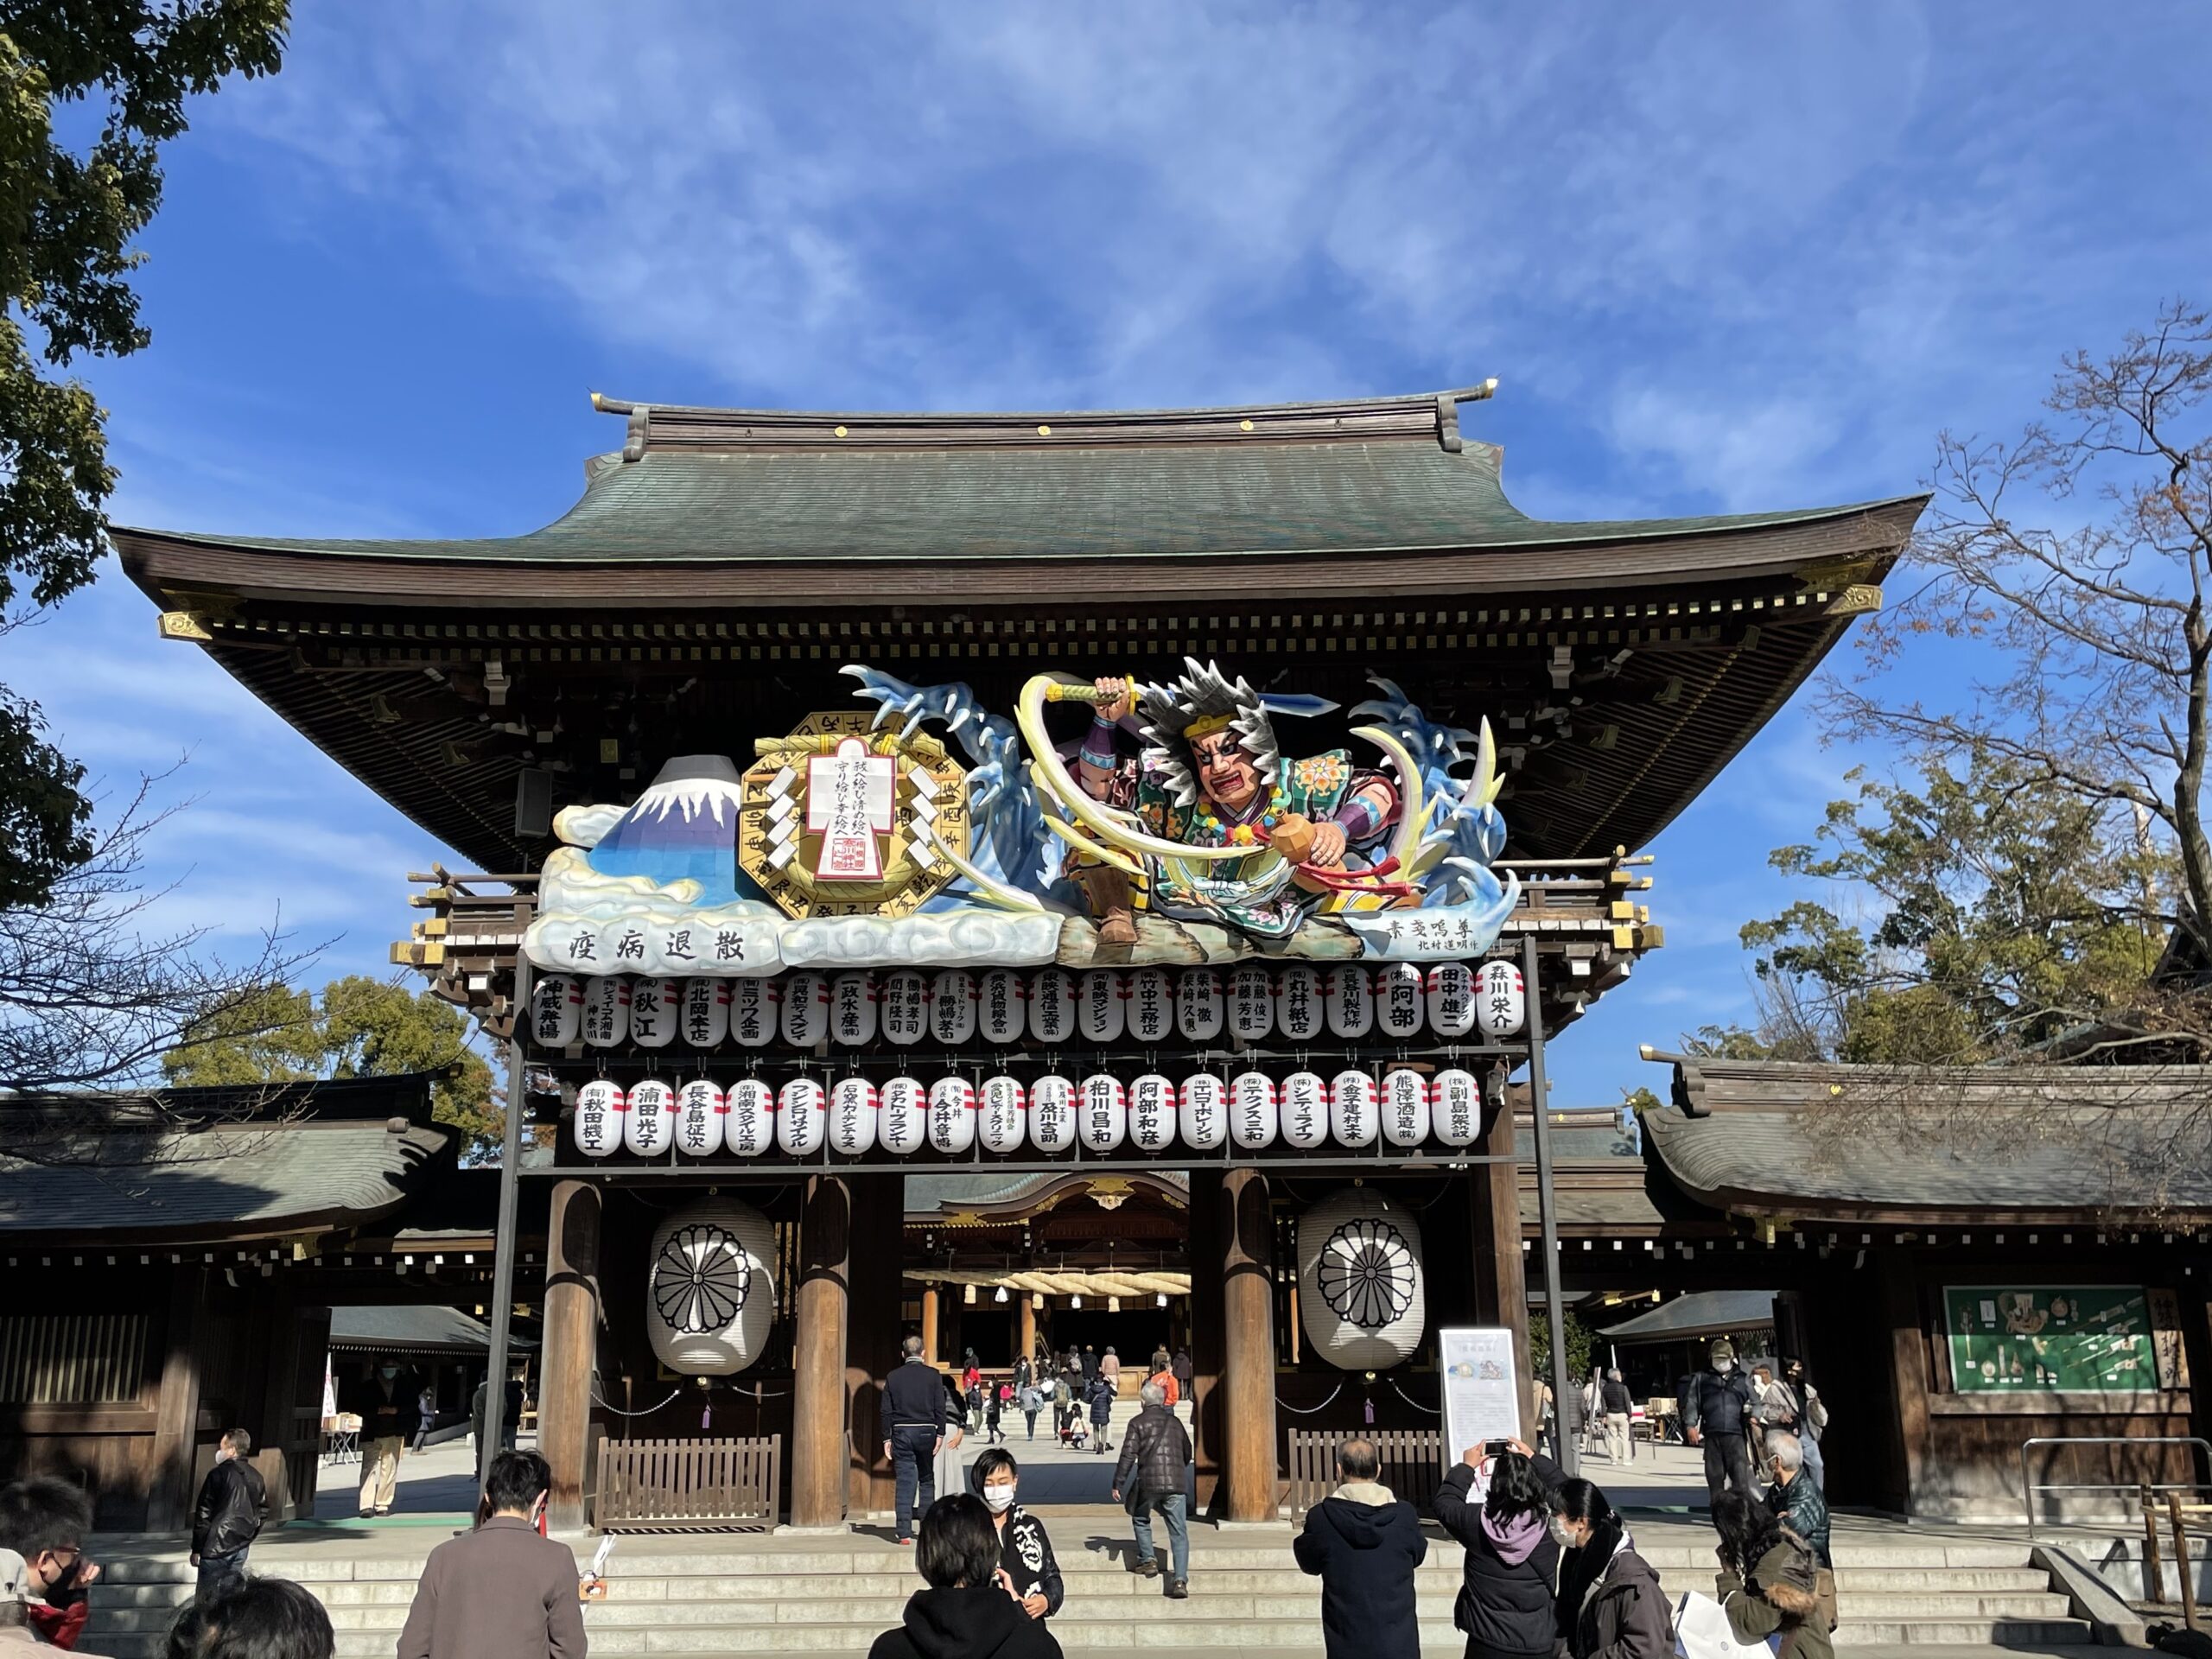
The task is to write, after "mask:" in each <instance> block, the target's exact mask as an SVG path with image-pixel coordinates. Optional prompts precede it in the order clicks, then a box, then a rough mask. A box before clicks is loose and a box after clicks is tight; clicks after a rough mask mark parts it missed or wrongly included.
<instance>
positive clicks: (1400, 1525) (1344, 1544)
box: [1291, 1436, 1428, 1659]
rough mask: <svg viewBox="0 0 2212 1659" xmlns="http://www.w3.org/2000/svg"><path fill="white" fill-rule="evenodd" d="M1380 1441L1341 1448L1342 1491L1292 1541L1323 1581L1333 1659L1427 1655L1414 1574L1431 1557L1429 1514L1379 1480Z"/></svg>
mask: <svg viewBox="0 0 2212 1659" xmlns="http://www.w3.org/2000/svg"><path fill="white" fill-rule="evenodd" d="M1381 1467H1382V1464H1381V1459H1378V1458H1377V1457H1376V1452H1375V1442H1374V1441H1372V1440H1368V1439H1365V1438H1364V1437H1362V1436H1355V1437H1354V1438H1353V1439H1351V1440H1346V1441H1345V1442H1344V1444H1343V1445H1342V1446H1339V1447H1338V1448H1337V1479H1338V1483H1339V1484H1338V1487H1337V1490H1336V1491H1333V1492H1332V1493H1330V1494H1329V1496H1328V1497H1325V1498H1323V1499H1322V1500H1321V1501H1320V1502H1319V1503H1317V1504H1315V1505H1314V1506H1313V1508H1312V1509H1310V1510H1306V1529H1305V1531H1303V1532H1301V1533H1300V1534H1299V1535H1298V1536H1297V1537H1295V1538H1294V1539H1293V1540H1292V1541H1291V1550H1292V1553H1293V1554H1295V1555H1296V1556H1297V1557H1298V1565H1299V1567H1300V1568H1301V1569H1302V1570H1304V1571H1305V1572H1307V1573H1313V1574H1314V1575H1315V1576H1317V1577H1318V1578H1319V1580H1321V1640H1322V1642H1323V1643H1324V1644H1325V1646H1326V1647H1327V1649H1328V1652H1329V1659H1368V1656H1370V1655H1374V1656H1377V1659H1397V1656H1404V1659H1421V1620H1420V1618H1419V1615H1418V1612H1417V1611H1416V1608H1415V1605H1414V1569H1415V1568H1417V1567H1420V1566H1421V1562H1422V1561H1423V1560H1427V1556H1428V1540H1427V1539H1426V1538H1424V1537H1422V1536H1421V1511H1419V1510H1416V1509H1414V1506H1413V1505H1412V1504H1410V1503H1402V1502H1401V1501H1399V1499H1398V1498H1397V1497H1395V1495H1394V1494H1393V1493H1392V1492H1391V1491H1390V1489H1389V1487H1388V1486H1384V1485H1381V1484H1377V1482H1376V1478H1375V1477H1376V1474H1377V1473H1379V1472H1380V1471H1381Z"/></svg>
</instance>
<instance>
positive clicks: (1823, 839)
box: [1692, 749, 2177, 1065]
mask: <svg viewBox="0 0 2212 1659" xmlns="http://www.w3.org/2000/svg"><path fill="white" fill-rule="evenodd" d="M1850 781H1852V782H1853V783H1854V784H1856V785H1857V786H1858V787H1857V792H1856V793H1855V794H1854V795H1853V797H1851V798H1848V799H1845V800H1840V801H1836V802H1833V803H1831V804H1830V805H1829V807H1828V809H1827V816H1826V817H1825V819H1824V820H1823V821H1822V823H1821V827H1820V829H1819V830H1818V832H1817V834H1816V836H1815V840H1814V841H1813V842H1809V843H1807V844H1803V845H1800V846H1792V847H1783V848H1780V849H1777V850H1776V851H1775V853H1774V854H1773V855H1772V862H1773V864H1774V865H1775V867H1776V868H1777V869H1779V870H1781V871H1783V873H1784V874H1789V875H1792V876H1796V877H1800V878H1805V879H1807V880H1808V881H1810V882H1813V883H1818V884H1821V885H1823V886H1826V887H1828V888H1829V889H1830V891H1829V892H1827V893H1820V894H1817V895H1814V896H1808V897H1805V898H1802V899H1798V900H1797V901H1796V902H1795V903H1793V904H1791V905H1789V906H1788V907H1786V908H1785V909H1783V911H1782V912H1780V913H1779V914H1777V915H1775V916H1772V917H1770V918H1766V919H1764V920H1763V921H1754V922H1751V923H1750V924H1748V925H1746V926H1745V928H1744V929H1743V931H1742V938H1743V942H1744V944H1745V947H1746V948H1747V949H1749V950H1752V951H1755V952H1757V953H1758V955H1757V962H1756V973H1757V976H1758V982H1759V986H1760V988H1761V991H1762V1001H1761V1018H1760V1021H1759V1025H1758V1028H1757V1029H1756V1030H1752V1031H1746V1030H1744V1029H1742V1028H1740V1027H1730V1028H1708V1029H1707V1030H1706V1031H1704V1032H1701V1033H1699V1034H1698V1037H1697V1038H1696V1039H1692V1045H1693V1046H1694V1047H1696V1048H1697V1049H1698V1050H1699V1051H1700V1052H1706V1053H1711V1054H1714V1055H1717V1056H1719V1057H1720V1058H1786V1059H1787V1058H1794V1059H1822V1058H1833V1059H1838V1060H1845V1061H1851V1062H1856V1063H1861V1064H1867V1065H1978V1064H1984V1063H1987V1062H1990V1061H2001V1060H2005V1059H2012V1058H2028V1057H2034V1056H2037V1055H2041V1054H2044V1053H2047V1052H2049V1051H2050V1046H2051V1045H2052V1044H2053V1043H2054V1042H2056V1041H2057V1040H2058V1039H2062V1038H2063V1036H2064V1035H2065V1034H2066V1033H2070V1032H2075V1031H2078V1030H2081V1029H2082V1028H2084V1027H2101V1026H2107V1025H2110V1024H2112V1023H2113V1022H2115V1021H2117V1022H2120V1024H2121V1025H2123V1026H2126V1024H2127V1023H2128V1022H2129V1021H2131V1020H2137V1019H2138V1018H2139V1016H2140V1015H2141V1014H2143V1013H2144V1011H2145V1010H2146V1009H2147V1008H2148V1007H2151V1006H2152V1004H2153V1003H2155V1002H2157V1001H2158V1000H2159V998H2158V993H2157V992H2156V991H2155V990H2154V988H2153V987H2152V975H2153V972H2154V970H2155V969H2156V968H2157V966H2158V962H2159V959H2160V954H2161V951H2162V950H2163V949H2164V944H2165V939H2166V934H2167V931H2168V925H2167V920H2166V918H2167V917H2168V915H2169V914H2170V913H2171V908H2170V907H2171V894H2172V893H2173V891H2174V887H2175V885H2176V880H2177V874H2176V871H2175V869H2174V868H2173V861H2172V859H2171V857H2170V856H2169V855H2166V854H2165V853H2164V852H2163V851H2162V850H2161V848H2160V845H2159V843H2158V842H2155V841H2154V840H2152V838H2151V837H2150V836H2148V835H2146V834H2145V833H2143V832H2142V831H2141V830H2140V829H2139V827H2138V825H2137V823H2135V821H2134V819H2133V816H2132V815H2131V814H2129V813H2128V812H2127V811H2126V810H2124V809H2122V808H2120V807H2118V806H2116V805H2115V804H2113V803H2110V802H2094V801H2090V800H2087V799H2084V798H2082V797H2080V796H2078V795H2074V794H2069V793H2067V792H2065V791H2053V790H2050V789H2046V788H2044V787H2041V786H2040V783H2039V779H2038V777H2037V769H2036V768H2035V767H2034V766H2033V765H2032V764H2031V763H2029V762H2024V761H2023V760H2019V759H2018V758H2017V757H2014V756H2011V755H2006V754H2001V753H1992V752H1990V751H1988V750H1982V749H1977V750H1970V751H1968V752H1967V754H1966V756H1965V765H1964V766H1963V767H1962V769H1961V771H1960V772H1956V773H1955V772H1953V771H1952V770H1951V769H1950V768H1949V767H1948V766H1946V765H1945V764H1944V763H1943V761H1942V760H1940V759H1938V758H1936V757H1933V756H1928V757H1923V761H1922V764H1921V768H1920V772H1919V776H1918V777H1917V779H1914V780H1912V781H1911V782H1910V785H1907V784H1906V783H1901V782H1887V781H1883V780H1880V779H1872V778H1869V777H1866V775H1865V774H1864V773H1862V772H1854V773H1853V774H1851V775H1850Z"/></svg>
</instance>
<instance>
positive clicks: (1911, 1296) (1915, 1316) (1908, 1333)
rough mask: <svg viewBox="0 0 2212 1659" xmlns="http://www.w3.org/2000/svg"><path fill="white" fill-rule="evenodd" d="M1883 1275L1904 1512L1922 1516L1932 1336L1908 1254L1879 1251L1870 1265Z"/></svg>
mask: <svg viewBox="0 0 2212 1659" xmlns="http://www.w3.org/2000/svg"><path fill="white" fill-rule="evenodd" d="M1867 1267H1868V1269H1869V1270H1870V1271H1871V1272H1872V1273H1874V1274H1878V1275H1879V1278H1880V1281H1881V1286H1882V1300H1881V1307H1882V1313H1883V1316H1884V1322H1885V1324H1886V1325H1888V1326H1889V1328H1890V1386H1891V1389H1892V1390H1893V1395H1892V1402H1891V1403H1892V1409H1891V1421H1894V1422H1895V1423H1896V1424H1897V1441H1898V1448H1899V1452H1900V1455H1901V1459H1902V1464H1903V1466H1902V1467H1901V1468H1899V1469H1897V1471H1896V1478H1897V1479H1899V1480H1901V1482H1902V1484H1903V1486H1904V1512H1905V1514H1906V1515H1908V1516H1911V1515H1916V1514H1918V1513H1920V1511H1921V1509H1922V1505H1923V1499H1924V1498H1925V1497H1926V1496H1927V1487H1926V1484H1925V1482H1926V1478H1927V1467H1928V1450H1929V1420H1928V1338H1927V1334H1926V1332H1924V1331H1923V1329H1922V1327H1921V1319H1920V1279H1919V1275H1918V1274H1917V1273H1916V1271H1915V1270H1914V1267H1913V1261H1912V1255H1911V1252H1910V1251H1908V1250H1900V1249H1887V1250H1876V1251H1874V1252H1873V1253H1872V1257H1871V1259H1870V1260H1869V1262H1868V1263H1867Z"/></svg>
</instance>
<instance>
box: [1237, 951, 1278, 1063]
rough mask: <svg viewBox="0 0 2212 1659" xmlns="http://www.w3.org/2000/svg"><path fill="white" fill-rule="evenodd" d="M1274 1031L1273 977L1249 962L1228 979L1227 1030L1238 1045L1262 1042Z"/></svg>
mask: <svg viewBox="0 0 2212 1659" xmlns="http://www.w3.org/2000/svg"><path fill="white" fill-rule="evenodd" d="M1274 1028H1275V987H1274V975H1272V974H1270V973H1269V972H1268V970H1267V969H1266V968H1265V967H1264V966H1262V964H1261V963H1256V962H1248V963H1245V964H1244V965H1243V967H1241V968H1238V969H1235V970H1234V971H1233V972H1232V973H1230V976H1229V1029H1230V1033H1231V1034H1232V1035H1233V1036H1235V1037H1236V1039H1238V1040H1239V1041H1240V1042H1247V1043H1257V1042H1262V1041H1265V1040H1266V1039H1267V1038H1268V1035H1269V1033H1272V1032H1273V1031H1274Z"/></svg>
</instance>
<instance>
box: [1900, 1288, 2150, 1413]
mask: <svg viewBox="0 0 2212 1659" xmlns="http://www.w3.org/2000/svg"><path fill="white" fill-rule="evenodd" d="M1943 1303H1944V1320H1945V1329H1946V1331H1947V1332H1948V1336H1949V1338H1950V1344H1951V1386H1952V1388H1953V1389H1955V1391H1956V1392H1958V1393H1960V1394H2130V1393H2139V1392H2146V1391H2149V1390H2152V1389H2157V1387H2158V1352H2157V1350H2156V1347H2155V1346H2154V1344H2152V1340H2151V1310H2150V1305H2149V1300H2148V1298H2147V1297H2145V1294H2144V1293H2143V1290H2142V1288H2141V1287H2139V1286H2129V1285H2039V1286H2036V1287H2031V1288H2024V1289H2022V1288H2014V1287H2010V1286H1994V1285H1966V1286H1952V1287H1948V1288H1947V1289H1946V1290H1945V1291H1944V1293H1943Z"/></svg>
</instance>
